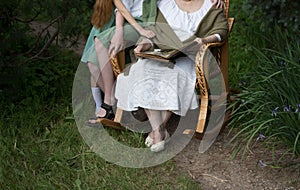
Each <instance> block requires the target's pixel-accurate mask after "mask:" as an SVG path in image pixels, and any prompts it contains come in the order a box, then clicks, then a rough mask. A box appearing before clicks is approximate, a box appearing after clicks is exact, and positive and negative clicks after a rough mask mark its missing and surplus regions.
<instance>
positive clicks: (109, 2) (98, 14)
mask: <svg viewBox="0 0 300 190" xmlns="http://www.w3.org/2000/svg"><path fill="white" fill-rule="evenodd" d="M112 12H113V0H96V2H95V4H94V11H93V15H92V20H91V22H92V25H93V26H94V27H95V28H98V29H101V28H102V27H103V26H104V25H105V23H106V22H108V21H109V19H110V17H111V15H112Z"/></svg>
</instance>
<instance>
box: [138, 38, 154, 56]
mask: <svg viewBox="0 0 300 190" xmlns="http://www.w3.org/2000/svg"><path fill="white" fill-rule="evenodd" d="M151 46H152V45H151V42H150V41H149V39H143V40H142V41H141V42H140V43H139V44H138V45H137V46H136V48H134V52H137V53H139V52H142V51H147V50H149V49H150V48H151Z"/></svg>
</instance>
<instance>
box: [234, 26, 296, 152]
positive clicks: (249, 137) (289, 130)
mask: <svg viewBox="0 0 300 190" xmlns="http://www.w3.org/2000/svg"><path fill="white" fill-rule="evenodd" d="M298 36H299V31H298V33H297V34H296V35H294V36H290V33H287V32H282V31H281V29H280V28H279V27H277V28H276V29H275V30H274V33H273V38H272V41H271V40H270V41H268V40H266V39H265V38H260V39H261V40H265V42H264V43H265V44H268V45H267V47H272V49H270V48H256V49H255V57H254V61H255V62H256V63H257V66H258V67H257V69H256V70H255V71H253V72H252V73H250V74H251V75H252V79H251V80H249V81H248V83H246V84H244V86H243V90H242V91H241V92H240V93H239V94H237V95H236V96H237V100H236V101H235V102H234V103H233V104H232V105H231V108H233V114H232V120H231V122H230V125H231V126H233V127H236V128H238V132H237V133H236V134H234V137H233V139H232V141H235V140H236V141H237V142H239V141H243V142H244V143H237V144H238V146H242V145H245V147H244V153H245V152H246V150H249V149H250V147H251V145H253V143H254V142H255V139H259V140H262V138H263V136H265V137H267V140H270V141H273V142H276V144H284V145H285V146H286V147H287V148H288V149H289V150H291V152H293V153H294V154H295V155H299V154H300V138H299V137H300V127H299V126H300V112H299V110H300V109H299V106H300V94H299V88H300V85H299V83H298V79H299V77H300V74H299V73H300V64H299V63H300V60H299V57H300V42H299V38H298ZM274 41H275V42H277V43H274ZM254 45H256V46H257V47H260V46H259V45H260V43H257V44H254ZM245 143H246V144H245ZM240 148H241V147H240Z"/></svg>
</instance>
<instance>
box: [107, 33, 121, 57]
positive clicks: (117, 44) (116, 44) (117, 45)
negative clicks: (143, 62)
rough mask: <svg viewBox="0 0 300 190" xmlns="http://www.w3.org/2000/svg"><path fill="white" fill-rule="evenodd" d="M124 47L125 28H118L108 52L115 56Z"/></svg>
mask: <svg viewBox="0 0 300 190" xmlns="http://www.w3.org/2000/svg"><path fill="white" fill-rule="evenodd" d="M123 49H124V39H123V30H120V29H119V30H116V31H115V34H114V36H113V37H112V39H111V42H110V46H109V49H108V53H109V54H110V55H112V56H113V57H115V56H116V55H117V53H118V52H119V51H121V50H123Z"/></svg>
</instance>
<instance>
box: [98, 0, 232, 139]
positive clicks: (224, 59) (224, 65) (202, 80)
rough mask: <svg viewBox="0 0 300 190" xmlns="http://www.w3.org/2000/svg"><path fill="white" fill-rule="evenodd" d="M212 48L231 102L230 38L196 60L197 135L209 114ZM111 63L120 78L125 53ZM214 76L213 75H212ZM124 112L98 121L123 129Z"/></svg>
mask: <svg viewBox="0 0 300 190" xmlns="http://www.w3.org/2000/svg"><path fill="white" fill-rule="evenodd" d="M224 3H225V7H224V14H225V17H226V18H227V20H228V26H229V30H228V37H229V35H230V33H231V30H232V27H233V23H234V18H228V14H229V0H224ZM211 48H215V49H216V54H215V59H216V61H217V63H218V65H219V68H220V71H221V72H222V75H223V79H224V82H225V87H224V88H225V89H224V90H225V92H226V96H227V99H228V100H229V96H228V92H229V84H228V62H229V61H228V38H227V39H226V40H224V41H222V42H218V43H209V44H206V45H203V46H202V47H200V50H199V52H198V53H197V56H196V59H195V68H196V76H197V82H196V88H197V89H199V91H200V101H199V102H200V113H199V116H198V123H197V128H196V132H197V133H203V131H204V128H205V124H206V119H207V113H208V106H209V99H210V96H209V91H208V86H207V80H206V77H210V76H209V75H210V74H209V73H207V70H206V69H205V67H204V66H205V65H206V64H207V61H208V53H209V52H210V50H211ZM110 63H111V65H112V68H113V72H114V75H115V76H118V75H119V74H120V73H121V72H122V70H123V69H124V68H125V51H121V52H120V53H119V54H118V55H117V57H116V58H111V59H110ZM211 74H213V73H211ZM122 113H123V111H122V110H121V109H119V108H117V110H116V114H115V115H116V117H115V119H114V121H111V120H108V119H103V118H100V119H99V120H98V121H99V122H101V123H102V124H103V125H104V126H110V127H113V128H117V129H121V128H122V126H121V124H120V121H121V118H122Z"/></svg>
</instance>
